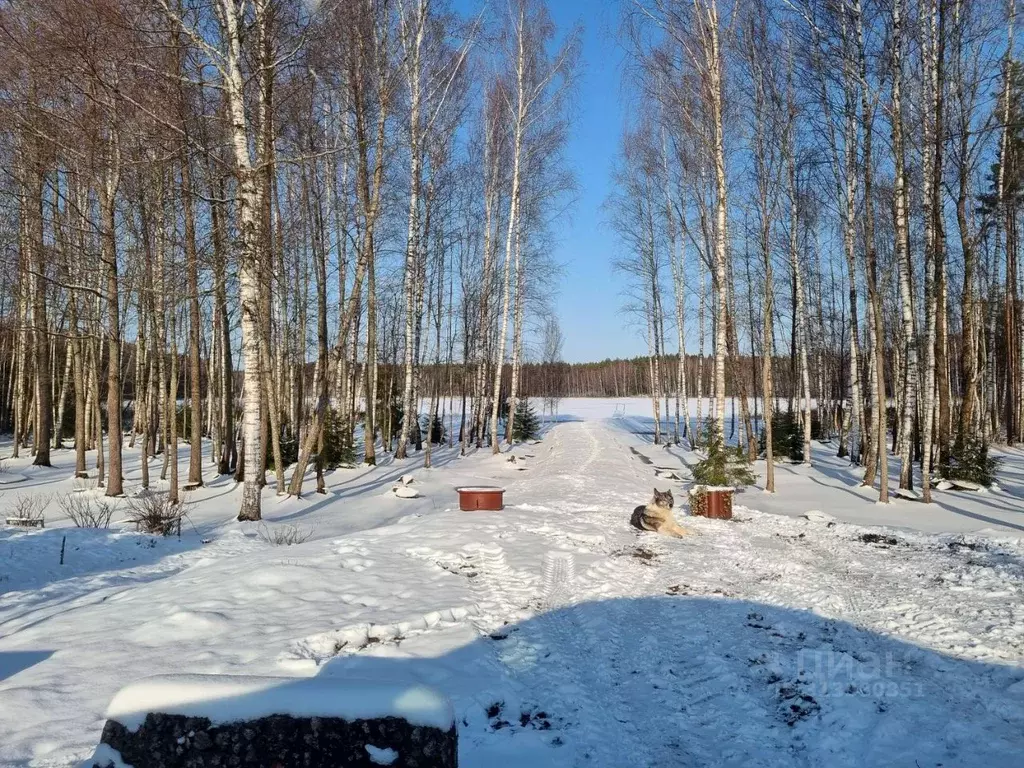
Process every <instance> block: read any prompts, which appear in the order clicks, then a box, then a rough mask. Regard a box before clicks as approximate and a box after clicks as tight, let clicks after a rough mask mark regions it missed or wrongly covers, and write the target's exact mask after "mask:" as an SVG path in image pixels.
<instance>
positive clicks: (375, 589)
mask: <svg viewBox="0 0 1024 768" xmlns="http://www.w3.org/2000/svg"><path fill="white" fill-rule="evenodd" d="M616 404H617V401H581V400H577V401H569V400H566V401H563V402H562V404H561V408H560V412H561V414H562V415H561V418H560V420H559V422H558V423H557V424H554V425H552V426H551V428H550V429H549V430H547V431H546V433H545V435H544V437H543V439H542V440H541V441H540V442H539V443H536V444H524V445H519V446H515V447H514V448H513V449H512V451H511V452H512V453H513V454H514V455H515V456H516V461H515V462H509V461H508V455H507V454H503V455H499V456H492V455H491V454H490V451H488V450H484V451H479V452H473V453H471V454H470V455H469V456H466V457H463V458H460V457H459V456H458V446H455V448H454V449H449V448H442V449H440V450H438V451H436V452H435V456H434V458H435V464H436V467H435V468H434V469H430V470H425V469H422V468H421V464H422V458H421V456H414V457H412V458H410V459H409V460H408V461H405V462H391V460H390V458H388V459H387V462H386V463H384V464H382V466H379V467H377V468H375V469H369V468H357V469H352V470H339V471H337V472H334V473H331V474H330V475H329V476H328V493H327V494H326V495H322V496H321V495H317V494H315V493H313V492H312V489H313V487H314V484H313V483H312V482H310V483H308V484H307V489H308V491H307V495H306V496H305V497H304V498H302V499H284V498H283V497H281V498H278V497H276V496H275V495H274V488H273V486H272V484H271V485H270V486H269V487H268V488H267V489H266V491H265V494H266V495H265V496H264V511H265V517H266V519H267V522H266V528H267V529H269V530H273V529H275V528H277V527H281V526H284V525H296V526H298V527H299V528H300V529H301V530H302V531H303V532H304V533H306V534H308V535H309V538H308V540H306V541H304V542H303V543H299V544H296V545H293V546H273V545H272V544H270V543H269V542H268V537H267V536H266V535H261V534H260V528H259V526H256V525H253V524H240V523H237V522H235V521H234V520H233V517H234V513H235V511H236V510H237V505H238V490H237V489H235V488H234V484H233V483H232V482H230V479H229V478H215V477H214V476H213V474H212V471H211V470H210V468H209V467H207V472H208V474H207V480H208V482H210V485H209V486H207V487H205V488H202V489H200V490H197V491H195V492H193V493H191V494H188V498H189V499H190V501H191V502H192V504H193V506H192V510H191V513H190V522H189V523H188V524H186V526H185V527H184V529H183V531H182V536H181V539H180V541H179V540H178V539H177V538H176V537H171V538H168V539H154V538H153V537H149V536H142V535H139V534H135V533H130V532H125V531H123V530H119V529H112V530H111V531H78V530H75V529H70V528H66V527H61V524H60V522H59V521H58V520H57V519H56V517H57V511H56V507H55V506H54V505H53V504H51V506H50V508H49V511H48V512H47V528H46V529H44V530H41V531H16V530H12V529H7V530H3V531H0V765H5V766H8V765H9V766H70V765H75V764H76V763H77V762H78V761H80V760H83V759H85V758H86V757H88V756H89V755H90V754H91V753H92V751H93V749H94V748H95V747H96V744H97V742H98V738H99V733H100V729H101V728H102V724H103V717H104V712H105V711H106V709H107V706H108V703H109V702H110V700H111V698H112V697H113V696H114V694H115V693H116V692H117V691H118V690H119V689H120V688H121V687H122V686H124V685H126V684H129V683H131V682H133V681H136V680H138V679H140V678H143V677H147V676H151V675H156V674H181V673H192V674H234V675H269V676H278V677H289V676H293V677H294V676H299V677H314V676H327V677H342V678H351V679H361V680H365V679H372V680H382V681H387V682H389V683H396V684H401V685H406V684H410V683H420V684H424V685H427V686H429V687H431V688H434V689H437V690H440V691H441V692H443V693H446V694H447V695H448V696H449V697H450V698H451V700H452V703H453V705H454V712H455V718H456V722H457V723H458V726H459V738H460V764H461V765H463V766H468V767H470V768H472V767H477V768H484V766H514V767H518V766H523V767H524V768H525V767H526V766H530V767H531V768H532V767H534V766H538V767H543V766H577V765H587V766H607V768H617V767H618V766H623V765H643V766H671V765H686V766H721V765H730V766H754V765H757V766H780V767H781V766H794V765H796V766H808V767H809V768H810V767H813V766H823V765H828V766H892V765H906V766H914V765H920V766H937V765H945V766H979V768H980V767H981V766H1005V767H1006V768H1011V767H1012V766H1019V765H1020V764H1021V758H1020V756H1021V754H1024V601H1022V587H1024V541H1022V540H1021V539H1020V538H1019V535H1020V533H1021V529H1024V514H1022V510H1024V501H1022V500H1020V499H1021V495H1024V494H1022V487H1024V457H1022V456H1020V455H1019V454H1016V453H1008V454H1006V460H1005V462H1004V466H1003V468H1002V470H1001V472H1000V481H1001V488H1000V489H999V490H993V491H990V492H988V493H978V494H973V495H969V496H968V495H965V494H956V493H953V492H943V493H936V499H937V501H938V504H937V505H933V506H932V507H926V506H925V505H922V504H917V503H914V502H909V501H898V502H895V503H894V504H892V505H890V506H889V507H881V506H877V505H875V504H873V503H872V502H873V494H872V493H871V492H870V491H868V490H862V489H859V488H858V487H857V483H858V482H859V477H857V476H856V475H855V474H854V473H853V472H852V471H851V470H850V469H849V467H848V465H846V464H845V462H843V461H841V460H837V459H834V458H832V457H831V453H834V451H833V450H832V449H831V448H829V447H828V446H824V445H819V444H815V446H814V449H815V454H814V456H813V458H814V461H815V462H816V464H817V465H816V466H814V467H811V468H807V467H801V466H782V465H780V467H779V470H778V476H777V484H778V487H779V493H778V494H777V495H776V496H775V497H768V496H767V495H765V494H763V493H761V492H760V491H759V490H757V489H749V490H747V491H746V492H745V493H743V494H741V495H740V496H739V497H738V499H737V507H736V509H735V519H734V520H733V521H717V520H706V519H689V520H687V521H686V526H687V527H688V528H692V529H694V530H695V531H696V532H697V533H698V534H699V535H695V536H690V537H687V538H684V539H680V540H676V539H669V538H665V537H659V536H656V535H654V534H649V533H640V532H637V531H636V530H634V529H632V528H630V526H629V514H630V512H631V511H632V509H633V507H635V506H636V505H637V504H641V503H644V502H646V501H647V500H648V499H649V497H650V495H651V493H652V488H653V486H655V485H657V486H658V487H659V488H665V487H670V488H672V489H673V492H674V494H675V497H676V500H677V511H678V512H679V513H680V514H683V513H684V510H685V505H682V506H683V507H684V509H683V510H680V509H679V506H680V505H681V502H682V500H683V499H684V498H685V488H686V485H685V482H684V480H685V478H686V477H688V471H687V464H691V463H692V462H693V461H695V460H696V457H695V455H694V454H691V453H689V452H687V451H683V450H681V449H676V448H673V449H671V450H667V449H665V448H663V447H660V446H654V445H652V444H650V442H649V437H648V436H647V435H646V434H645V433H646V432H648V431H650V429H649V427H650V426H651V422H650V414H649V402H646V401H631V402H630V403H629V405H628V407H627V408H624V409H622V410H624V411H625V413H624V414H623V415H622V416H621V418H612V416H613V414H614V412H615V406H616ZM642 406H646V408H647V409H648V410H647V412H645V411H644V410H642ZM694 415H695V413H694V411H693V410H692V409H691V416H694ZM639 455H642V456H644V457H646V458H647V459H649V462H650V463H647V462H644V461H642V460H641V459H640V458H639ZM126 457H127V460H126V466H127V467H128V477H127V480H126V489H127V490H128V492H129V493H131V492H133V491H134V489H135V488H136V487H137V485H138V482H139V472H138V454H137V453H136V452H134V451H126ZM54 458H55V463H56V464H57V465H58V466H57V468H56V469H54V470H49V471H48V472H46V473H41V472H40V473H35V472H34V471H33V468H31V467H29V466H28V461H27V460H22V461H19V462H9V463H10V464H11V470H12V471H16V472H18V473H21V474H25V475H26V476H27V477H28V478H29V479H28V480H27V481H26V482H24V483H21V484H19V486H17V490H15V486H11V487H8V488H5V489H2V490H0V504H2V503H3V500H4V497H5V496H8V495H10V494H14V493H19V492H25V493H28V492H39V493H68V492H72V488H73V482H72V481H71V480H70V475H71V469H72V468H73V460H74V455H73V452H69V451H61V452H56V453H55V454H54ZM180 459H181V461H182V462H183V464H184V463H185V462H187V459H188V451H187V447H186V446H182V448H181V451H180ZM153 466H154V467H158V466H159V464H158V463H156V462H154V465H153ZM894 469H895V465H894ZM755 471H757V468H756V467H755ZM658 472H670V473H673V474H675V475H676V476H677V477H679V478H681V479H678V480H673V479H669V478H667V477H664V476H663V477H658V476H657V474H656V473H658ZM44 474H45V477H44ZM155 474H156V472H154V475H155ZM406 474H411V475H413V477H414V483H413V487H415V488H416V489H417V490H418V491H419V492H420V496H419V497H418V498H413V499H402V498H397V497H396V496H395V495H394V493H393V492H392V490H391V489H392V485H393V484H394V483H395V482H396V481H397V479H398V478H399V477H400V476H402V475H406ZM761 474H763V469H762V470H761ZM37 475H38V476H37ZM268 479H270V477H269V476H268ZM482 485H497V486H501V487H504V488H505V489H506V491H505V502H506V504H507V506H506V508H505V510H503V511H502V512H460V511H458V498H457V495H456V493H455V491H454V489H455V488H456V487H459V486H482ZM26 486H31V487H30V488H26ZM80 492H82V493H97V491H91V490H88V489H86V490H82V491H80ZM758 510H760V511H758ZM775 513H777V514H775ZM807 513H810V514H807ZM805 515H806V516H805ZM114 519H115V520H118V519H120V518H119V516H118V515H117V514H115V515H114ZM867 523H873V524H882V523H885V524H887V525H888V526H889V527H885V528H883V527H865V524H867ZM65 535H66V536H67V541H66V553H65V564H64V565H63V566H61V565H59V554H60V548H61V543H62V539H63V537H64V536H65ZM204 542H206V543H204Z"/></svg>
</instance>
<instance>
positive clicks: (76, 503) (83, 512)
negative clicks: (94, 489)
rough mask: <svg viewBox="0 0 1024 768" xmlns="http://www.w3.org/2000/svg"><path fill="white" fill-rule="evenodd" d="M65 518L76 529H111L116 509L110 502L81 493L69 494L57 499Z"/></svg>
mask: <svg viewBox="0 0 1024 768" xmlns="http://www.w3.org/2000/svg"><path fill="white" fill-rule="evenodd" d="M57 504H58V505H59V506H60V508H61V511H62V512H63V513H64V517H66V518H67V519H68V520H70V521H71V522H72V523H74V524H75V527H76V528H109V527H110V518H111V517H113V515H114V507H113V505H111V504H110V502H108V501H104V500H103V499H95V498H93V497H92V496H86V495H84V494H81V493H69V494H67V495H66V496H62V497H60V498H59V499H57Z"/></svg>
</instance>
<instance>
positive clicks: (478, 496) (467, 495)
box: [455, 485, 505, 512]
mask: <svg viewBox="0 0 1024 768" xmlns="http://www.w3.org/2000/svg"><path fill="white" fill-rule="evenodd" d="M455 490H456V491H457V492H458V494H459V509H461V510H462V511H463V512H476V511H478V510H492V511H498V510H501V509H504V508H505V489H504V488H499V487H497V486H494V485H474V486H467V487H466V488H456V489H455Z"/></svg>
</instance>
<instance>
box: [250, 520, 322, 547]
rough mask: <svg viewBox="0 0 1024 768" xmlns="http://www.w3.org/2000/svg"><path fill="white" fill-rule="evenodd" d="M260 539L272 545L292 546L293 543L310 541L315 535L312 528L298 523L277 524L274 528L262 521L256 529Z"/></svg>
mask: <svg viewBox="0 0 1024 768" xmlns="http://www.w3.org/2000/svg"><path fill="white" fill-rule="evenodd" d="M256 535H257V536H258V537H259V540H260V541H262V542H264V543H266V544H269V545H270V546H272V547H290V546H291V545H292V544H301V543H302V542H304V541H309V539H310V537H311V536H312V535H313V531H312V529H310V530H303V529H302V528H299V526H297V525H275V526H274V527H273V528H270V527H268V526H267V525H266V524H265V523H261V524H260V525H259V527H258V528H257V529H256Z"/></svg>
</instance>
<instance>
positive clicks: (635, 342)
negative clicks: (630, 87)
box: [455, 0, 646, 362]
mask: <svg viewBox="0 0 1024 768" xmlns="http://www.w3.org/2000/svg"><path fill="white" fill-rule="evenodd" d="M487 2H488V5H489V6H490V7H491V8H493V9H494V12H501V11H504V10H505V3H504V0H487ZM455 5H456V7H458V8H459V9H460V10H462V11H463V12H466V11H469V12H474V11H476V10H478V9H479V8H480V7H481V5H482V2H481V0H456V3H455ZM499 9H500V10H499ZM548 9H549V10H550V12H551V16H552V18H553V19H554V21H555V23H556V24H557V25H558V28H559V33H560V36H561V35H564V33H565V32H566V31H568V30H570V29H572V27H573V26H574V25H575V24H577V23H580V24H581V25H582V26H583V50H582V58H581V61H580V68H579V73H578V77H579V80H578V83H577V91H576V93H577V97H576V101H575V105H574V106H575V110H574V114H573V118H574V119H573V129H572V135H571V139H570V144H569V147H568V151H567V159H568V162H569V164H570V166H571V168H572V170H573V172H574V173H575V175H576V182H577V185H578V188H579V190H578V195H577V200H576V204H575V206H573V207H572V209H570V211H569V212H568V214H567V215H566V217H565V219H564V220H563V222H561V223H560V224H559V225H557V226H556V230H555V235H556V237H557V246H556V249H555V253H554V257H555V260H556V261H558V263H560V264H562V265H563V267H564V274H563V276H562V280H561V290H560V293H559V298H558V301H557V309H558V315H559V320H560V322H561V324H562V331H563V333H564V334H565V348H564V350H563V356H564V358H565V359H566V360H567V361H570V362H580V361H594V360H602V359H604V358H606V357H631V356H633V355H637V354H642V353H644V352H645V349H646V347H645V345H644V343H643V342H642V340H641V338H640V336H639V334H638V333H637V331H636V329H635V328H633V327H631V326H629V325H628V324H627V318H626V317H624V316H623V315H622V314H621V313H620V311H619V307H620V306H621V304H622V297H621V296H620V288H619V280H618V278H617V276H616V275H615V274H614V273H613V272H612V269H611V262H612V257H613V255H614V252H615V237H614V234H613V233H612V232H611V230H610V228H609V227H608V226H607V225H606V223H605V217H604V214H603V212H602V205H603V203H604V201H605V199H606V198H607V197H608V193H609V191H610V184H611V172H612V163H613V161H614V158H615V153H616V151H617V149H618V142H619V136H620V134H621V131H622V127H623V125H624V123H625V114H624V110H625V107H624V105H623V103H622V102H623V99H622V98H621V96H622V77H621V73H622V64H623V60H624V57H625V51H624V50H623V48H622V46H621V45H620V44H619V42H618V38H617V34H616V33H617V30H618V25H619V19H620V15H619V14H620V5H619V0H548Z"/></svg>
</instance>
